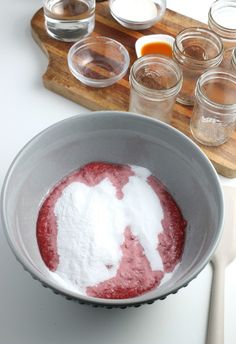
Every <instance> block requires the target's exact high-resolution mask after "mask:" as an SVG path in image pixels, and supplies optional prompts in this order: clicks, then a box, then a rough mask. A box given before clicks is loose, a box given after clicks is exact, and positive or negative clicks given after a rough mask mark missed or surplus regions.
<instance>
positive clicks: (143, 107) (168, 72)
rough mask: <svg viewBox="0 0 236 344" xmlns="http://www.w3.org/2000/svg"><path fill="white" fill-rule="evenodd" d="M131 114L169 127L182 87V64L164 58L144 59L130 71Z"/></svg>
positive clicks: (151, 57)
mask: <svg viewBox="0 0 236 344" xmlns="http://www.w3.org/2000/svg"><path fill="white" fill-rule="evenodd" d="M130 86H131V87H130V104H129V111H130V112H136V113H139V114H143V115H147V116H151V117H154V118H156V119H159V120H161V121H164V122H167V123H169V122H170V120H171V115H172V110H173V106H174V104H175V100H176V96H177V94H178V92H179V91H180V89H181V86H182V72H181V69H180V68H179V66H178V64H177V63H175V62H174V61H173V60H172V59H170V58H169V57H166V56H163V55H158V54H154V55H144V56H143V57H140V58H139V59H138V60H136V61H135V62H134V64H133V66H132V67H131V70H130Z"/></svg>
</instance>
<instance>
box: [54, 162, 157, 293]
mask: <svg viewBox="0 0 236 344" xmlns="http://www.w3.org/2000/svg"><path fill="white" fill-rule="evenodd" d="M131 167H132V170H133V171H134V172H135V175H134V176H131V177H129V182H128V183H127V184H125V186H124V187H123V189H122V191H123V193H124V197H123V198H122V199H121V200H119V199H117V197H116V188H115V187H114V186H113V185H112V183H111V182H110V180H109V179H108V178H105V179H103V180H102V181H101V182H100V183H99V184H98V185H96V186H93V187H90V186H87V185H85V184H83V183H80V182H73V183H71V184H70V185H69V186H67V187H66V188H65V189H64V191H63V193H62V195H61V197H60V198H59V199H58V200H57V202H56V205H55V209H54V213H55V215H56V218H57V227H58V235H57V248H58V254H59V257H60V258H59V265H58V268H57V270H56V272H55V273H53V274H57V275H58V277H59V278H61V279H62V280H63V281H64V283H65V284H66V285H67V286H68V287H70V288H72V289H76V290H77V291H80V292H82V293H85V291H86V288H87V287H89V286H94V285H96V284H98V283H100V282H103V281H105V280H108V279H110V278H112V277H115V276H116V273H117V270H118V268H119V264H120V261H121V258H122V250H121V245H122V243H123V241H124V231H125V228H127V227H128V226H129V227H130V229H131V232H132V233H133V234H134V235H135V236H137V238H138V239H139V242H140V244H141V245H142V247H143V249H144V253H145V255H146V257H147V259H148V260H149V262H150V266H151V268H152V270H163V264H162V260H161V258H160V255H159V253H158V251H157V244H158V243H157V237H158V233H160V232H162V230H163V228H162V225H161V220H162V219H163V210H162V207H161V204H160V201H159V199H158V197H157V196H156V194H155V192H154V191H153V189H152V187H151V186H150V185H149V184H148V183H147V177H148V176H150V172H149V171H148V170H147V169H145V168H141V167H136V166H131ZM106 265H109V267H110V268H109V269H108V268H107V267H106Z"/></svg>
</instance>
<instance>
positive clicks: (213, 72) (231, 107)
mask: <svg viewBox="0 0 236 344" xmlns="http://www.w3.org/2000/svg"><path fill="white" fill-rule="evenodd" d="M217 75H218V78H219V77H221V78H222V77H223V76H224V79H227V80H231V81H232V79H233V80H234V81H235V84H236V74H235V73H230V72H229V71H226V70H224V69H223V68H212V69H210V70H208V71H206V72H205V73H203V74H202V75H201V76H200V77H199V79H198V81H197V85H196V92H195V93H196V96H198V98H199V95H200V96H201V99H202V100H203V101H204V102H205V103H207V104H209V105H210V106H212V107H213V108H215V109H220V110H226V111H233V112H235V115H236V103H233V104H222V103H217V102H215V101H213V100H210V99H209V98H208V97H207V95H206V94H205V93H204V92H203V90H202V86H203V85H204V83H205V82H206V81H208V80H212V79H213V78H214V77H216V76H217ZM210 77H211V78H210Z"/></svg>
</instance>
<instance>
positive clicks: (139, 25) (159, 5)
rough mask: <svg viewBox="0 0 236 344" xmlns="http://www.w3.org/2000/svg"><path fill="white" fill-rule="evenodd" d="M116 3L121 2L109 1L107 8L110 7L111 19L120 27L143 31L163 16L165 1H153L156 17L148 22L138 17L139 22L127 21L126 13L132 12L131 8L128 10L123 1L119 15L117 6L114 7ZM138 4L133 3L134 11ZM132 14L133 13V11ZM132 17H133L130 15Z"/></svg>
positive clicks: (126, 4)
mask: <svg viewBox="0 0 236 344" xmlns="http://www.w3.org/2000/svg"><path fill="white" fill-rule="evenodd" d="M116 1H121V0H109V6H110V12H111V15H112V17H113V18H114V19H115V20H116V21H117V22H118V23H119V24H121V25H122V26H124V27H126V28H128V29H131V30H144V29H148V28H149V27H151V26H153V25H154V24H155V23H157V22H159V21H160V20H161V19H162V17H163V16H164V14H165V11H166V0H153V3H154V5H155V6H156V10H157V11H156V15H155V16H153V17H152V18H150V19H149V20H145V19H142V18H141V17H140V19H139V20H134V19H132V20H131V19H130V20H129V19H128V18H129V16H128V13H129V12H132V8H129V9H128V6H129V5H128V3H127V2H125V0H123V2H124V7H123V8H124V10H122V12H120V13H119V11H120V8H119V11H118V8H117V7H118V6H117V7H115V3H116ZM137 6H138V4H137V3H135V8H134V10H135V9H137ZM133 13H134V11H133ZM132 17H133V15H132Z"/></svg>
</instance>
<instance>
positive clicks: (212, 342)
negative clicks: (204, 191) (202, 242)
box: [206, 186, 236, 344]
mask: <svg viewBox="0 0 236 344" xmlns="http://www.w3.org/2000/svg"><path fill="white" fill-rule="evenodd" d="M223 192H224V202H225V221H224V229H223V235H222V238H221V241H220V244H219V246H218V248H217V250H216V252H215V254H214V256H213V259H212V266H213V281H212V287H211V301H210V310H209V318H208V331H207V341H206V343H207V344H224V285H225V268H226V267H227V265H228V264H229V263H231V262H232V261H233V259H234V258H236V188H233V187H229V186H224V187H223Z"/></svg>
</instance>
